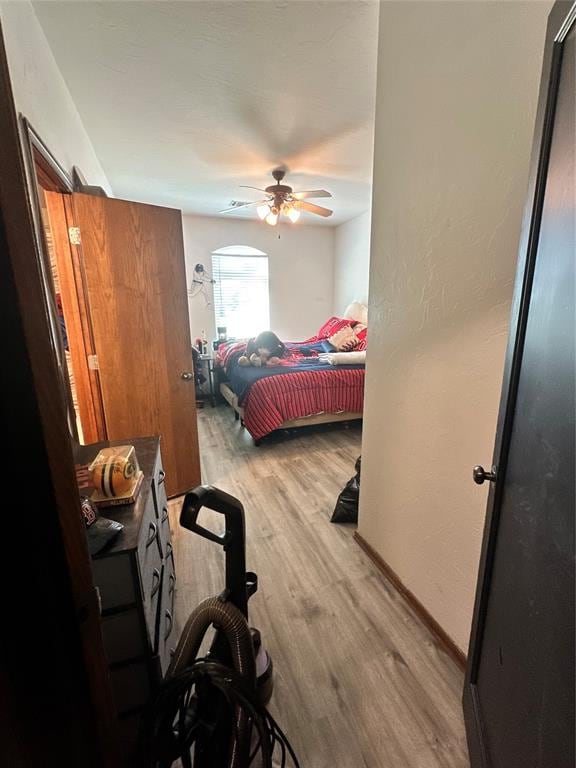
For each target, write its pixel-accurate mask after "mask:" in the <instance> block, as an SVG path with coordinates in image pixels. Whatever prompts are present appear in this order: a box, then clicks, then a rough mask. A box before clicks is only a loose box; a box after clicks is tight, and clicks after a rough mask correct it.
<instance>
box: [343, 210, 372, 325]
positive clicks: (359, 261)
mask: <svg viewBox="0 0 576 768" xmlns="http://www.w3.org/2000/svg"><path fill="white" fill-rule="evenodd" d="M370 219H371V211H367V212H366V213H363V214H361V215H360V216H356V217H355V218H354V219H350V221H347V222H345V223H344V224H340V226H338V227H336V231H335V237H334V314H335V315H339V314H342V312H344V310H345V309H346V307H347V306H348V304H350V303H351V302H352V301H354V300H358V301H360V302H362V304H367V303H368V273H369V270H370Z"/></svg>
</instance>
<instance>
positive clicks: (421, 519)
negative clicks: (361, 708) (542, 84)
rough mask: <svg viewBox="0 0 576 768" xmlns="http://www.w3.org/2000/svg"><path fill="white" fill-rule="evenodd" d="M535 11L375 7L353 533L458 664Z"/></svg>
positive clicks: (474, 553)
mask: <svg viewBox="0 0 576 768" xmlns="http://www.w3.org/2000/svg"><path fill="white" fill-rule="evenodd" d="M550 7H551V3H534V2H514V3H482V2H479V3H474V2H466V3H453V2H448V3H443V2H435V3H429V2H411V3H406V2H386V3H382V5H381V6H380V33H379V58H378V87H377V116H376V145H375V165H374V185H373V208H372V209H373V216H372V221H373V227H372V247H371V264H370V309H369V311H370V346H369V350H368V361H367V383H366V403H365V416H366V418H365V419H364V435H363V446H362V484H361V495H360V522H359V532H360V534H361V535H362V536H363V537H364V539H365V540H366V541H367V542H368V543H369V544H370V545H371V546H372V547H373V548H374V549H375V550H376V551H377V552H378V553H379V554H380V555H381V556H382V558H383V559H384V560H385V561H386V562H387V563H388V564H389V565H390V566H391V568H392V569H393V570H394V571H395V572H396V573H397V574H398V575H399V577H400V578H401V580H402V581H403V582H404V584H405V585H406V586H407V587H408V589H410V590H411V591H412V592H413V593H414V595H415V596H416V597H417V599H418V600H419V601H420V602H421V603H422V604H423V605H424V607H425V608H426V609H427V610H428V612H429V613H430V614H431V615H432V616H433V617H434V618H435V619H436V621H437V622H438V623H439V624H440V625H441V626H442V627H443V628H444V630H445V631H446V632H447V633H448V634H449V635H450V636H451V637H452V638H453V640H454V641H455V642H456V644H457V645H458V646H459V647H460V648H461V649H462V650H463V651H467V644H468V637H469V631H470V621H471V616H472V608H473V600H474V592H475V586H476V578H477V568H478V558H479V553H480V545H481V535H482V529H483V524H484V516H485V506H486V497H487V489H486V488H485V487H478V486H476V485H474V483H473V482H472V478H471V472H472V467H473V465H474V464H478V463H482V464H484V465H490V460H491V456H492V450H493V443H494V435H495V427H496V417H497V409H498V403H499V397H500V387H501V380H502V371H503V361H504V353H505V345H506V340H507V332H508V320H509V307H510V300H511V296H512V285H513V279H514V274H515V267H516V252H517V247H518V240H519V232H520V223H521V215H522V210H523V206H524V202H525V195H526V185H527V179H528V168H529V155H530V147H531V141H532V132H533V127H534V117H535V108H536V101H537V96H538V85H539V77H540V68H541V61H542V52H543V44H544V35H545V28H546V17H547V14H548V11H549V9H550Z"/></svg>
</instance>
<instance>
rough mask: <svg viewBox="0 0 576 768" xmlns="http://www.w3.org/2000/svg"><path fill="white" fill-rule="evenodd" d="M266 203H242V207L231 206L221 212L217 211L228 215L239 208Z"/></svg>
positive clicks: (262, 201) (260, 201)
mask: <svg viewBox="0 0 576 768" xmlns="http://www.w3.org/2000/svg"><path fill="white" fill-rule="evenodd" d="M265 202H267V201H266V200H254V202H253V203H242V205H233V206H232V207H231V208H224V210H223V211H218V213H230V211H238V210H240V208H248V206H249V205H260V204H261V203H265Z"/></svg>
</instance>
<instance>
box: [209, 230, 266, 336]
mask: <svg viewBox="0 0 576 768" xmlns="http://www.w3.org/2000/svg"><path fill="white" fill-rule="evenodd" d="M212 276H213V278H214V280H215V281H216V282H215V284H214V314H215V320H216V328H219V327H221V326H224V327H225V328H226V333H227V335H228V338H237V339H242V338H248V337H250V336H256V335H257V334H259V333H260V332H261V331H265V330H267V329H268V328H269V327H270V306H269V305H270V302H269V295H268V256H267V255H266V254H265V253H263V252H262V251H258V250H257V249H256V248H250V247H248V246H242V245H236V246H227V247H226V248H220V250H218V251H214V253H213V254H212Z"/></svg>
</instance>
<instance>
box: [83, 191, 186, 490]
mask: <svg viewBox="0 0 576 768" xmlns="http://www.w3.org/2000/svg"><path fill="white" fill-rule="evenodd" d="M73 197H74V210H75V220H76V223H77V224H78V226H79V227H80V232H81V247H82V252H83V260H84V269H85V274H86V285H87V290H88V302H89V306H90V316H91V321H92V331H93V334H94V342H95V348H96V352H97V356H98V369H99V375H100V386H101V391H102V402H103V405H104V414H105V420H106V430H107V434H108V438H109V439H121V440H123V439H126V438H129V437H136V436H142V437H144V436H148V435H160V437H161V439H162V443H161V451H162V458H163V463H164V467H165V469H166V486H167V490H168V493H169V495H171V496H173V495H175V494H179V493H182V492H184V491H187V490H189V489H190V488H192V487H194V486H195V485H197V484H198V483H199V482H200V467H199V457H198V435H197V426H196V397H195V389H194V378H193V376H190V373H191V372H192V370H193V368H192V347H191V342H190V325H189V319H188V295H187V291H186V274H185V266H184V244H183V240H182V217H181V214H180V211H176V210H173V209H171V208H160V207H158V206H154V205H143V204H142V203H132V202H128V201H126V200H115V199H111V198H106V197H96V196H91V195H81V194H75V195H74V196H73Z"/></svg>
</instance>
